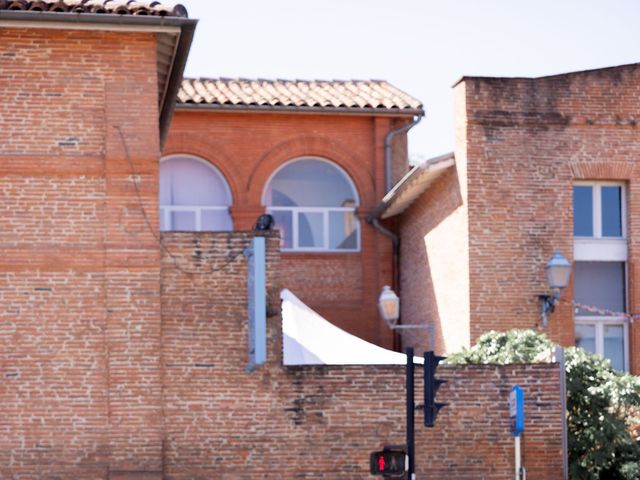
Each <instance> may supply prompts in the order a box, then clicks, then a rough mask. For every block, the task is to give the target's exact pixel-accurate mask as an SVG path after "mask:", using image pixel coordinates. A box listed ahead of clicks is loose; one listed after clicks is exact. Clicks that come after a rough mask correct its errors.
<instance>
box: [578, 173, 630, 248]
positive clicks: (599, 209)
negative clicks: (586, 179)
mask: <svg viewBox="0 0 640 480" xmlns="http://www.w3.org/2000/svg"><path fill="white" fill-rule="evenodd" d="M623 195H624V186H623V185H622V184H615V183H602V182H598V183H594V182H590V183H582V182H581V183H579V184H576V185H574V186H573V235H574V236H576V237H586V238H624V236H625V231H624V230H625V229H624V228H623V227H624V222H623V215H624V201H623Z"/></svg>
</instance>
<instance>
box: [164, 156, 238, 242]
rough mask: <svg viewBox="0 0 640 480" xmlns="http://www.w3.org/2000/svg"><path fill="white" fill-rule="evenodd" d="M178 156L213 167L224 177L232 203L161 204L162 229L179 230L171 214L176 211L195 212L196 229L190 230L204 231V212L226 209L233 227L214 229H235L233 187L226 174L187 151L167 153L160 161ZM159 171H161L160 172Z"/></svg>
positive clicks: (228, 196)
mask: <svg viewBox="0 0 640 480" xmlns="http://www.w3.org/2000/svg"><path fill="white" fill-rule="evenodd" d="M176 158H180V159H182V158H184V159H189V160H196V161H198V162H200V163H202V164H203V165H205V166H206V167H207V168H209V169H211V170H212V171H213V172H214V173H215V174H216V175H217V176H218V177H220V178H221V179H222V184H223V185H224V188H225V193H226V195H227V198H229V202H230V205H229V206H226V205H221V206H212V205H160V206H159V208H160V215H161V218H162V220H163V223H164V226H165V228H164V229H161V231H163V232H175V231H177V230H174V229H173V226H172V224H171V214H172V213H174V212H193V214H194V216H195V229H194V230H190V231H194V232H202V231H203V230H202V214H203V213H204V212H209V211H225V212H227V214H229V218H230V220H231V228H230V229H229V230H213V231H216V232H223V231H225V232H226V231H233V217H231V212H230V208H231V205H233V195H232V193H231V188H230V187H229V182H227V178H226V177H225V176H224V174H223V173H222V172H221V171H220V170H219V169H218V168H217V167H216V166H215V165H212V164H211V162H208V161H207V160H205V159H204V158H200V157H196V156H195V155H189V154H186V153H176V154H172V155H167V156H166V157H163V158H161V159H160V163H161V164H162V162H165V161H167V160H172V159H176ZM158 173H159V172H158ZM167 226H169V228H167ZM207 231H209V230H207Z"/></svg>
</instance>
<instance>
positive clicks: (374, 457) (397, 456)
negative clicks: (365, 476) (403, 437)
mask: <svg viewBox="0 0 640 480" xmlns="http://www.w3.org/2000/svg"><path fill="white" fill-rule="evenodd" d="M370 461H371V470H370V472H371V474H372V475H384V476H385V477H388V478H403V475H404V473H405V472H406V462H407V454H406V453H405V452H404V451H403V450H393V449H387V448H385V449H384V450H382V451H381V452H371V456H370Z"/></svg>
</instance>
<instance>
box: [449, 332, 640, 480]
mask: <svg viewBox="0 0 640 480" xmlns="http://www.w3.org/2000/svg"><path fill="white" fill-rule="evenodd" d="M553 348H554V345H553V343H552V342H551V341H550V340H549V339H548V338H547V337H546V336H544V335H542V334H538V333H536V332H534V331H533V330H511V331H509V332H488V333H486V334H484V335H482V336H481V337H480V338H479V339H478V343H477V344H476V345H475V346H473V347H472V348H470V349H463V351H462V352H459V353H456V354H453V355H451V356H450V357H449V358H448V359H447V362H449V363H476V364H477V363H481V364H483V363H493V364H500V365H505V364H508V363H531V362H535V361H539V360H541V359H543V358H544V357H546V356H549V352H550V351H551V350H552V349H553ZM565 368H566V379H567V432H568V449H569V474H570V477H571V478H573V479H576V480H637V479H640V442H639V441H638V438H637V435H636V438H634V435H632V432H633V431H634V429H635V431H636V432H637V431H638V428H639V426H640V379H639V378H638V377H635V376H633V375H629V374H626V373H622V372H617V371H615V370H613V369H612V368H611V363H610V362H609V360H607V359H604V358H602V357H601V356H599V355H594V354H591V353H588V352H586V351H584V350H582V349H580V348H575V347H571V348H568V349H566V350H565Z"/></svg>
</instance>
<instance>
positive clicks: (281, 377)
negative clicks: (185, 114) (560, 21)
mask: <svg viewBox="0 0 640 480" xmlns="http://www.w3.org/2000/svg"><path fill="white" fill-rule="evenodd" d="M250 236H251V235H250V234H248V233H239V232H237V233H234V234H233V235H229V234H224V233H220V234H206V233H205V234H186V233H165V234H164V235H163V239H164V245H165V247H166V250H165V254H164V255H163V268H162V285H163V287H162V317H163V359H164V402H165V405H164V415H165V442H164V445H165V450H164V461H163V463H164V465H165V469H166V470H165V476H166V478H170V479H176V480H177V479H191V478H207V479H227V478H228V479H254V478H283V479H292V478H325V479H362V478H370V477H369V474H368V469H369V466H368V462H369V453H370V452H371V451H373V450H376V449H379V448H380V447H382V446H383V445H385V444H386V445H398V444H402V443H404V441H405V439H404V431H405V430H404V426H405V417H404V415H405V404H404V401H405V400H404V381H405V380H404V367H402V366H349V367H342V366H328V367H282V365H281V351H280V349H281V339H280V338H281V330H280V329H281V325H280V319H279V317H278V316H271V317H270V318H269V319H268V339H269V340H268V342H269V348H268V361H267V364H266V365H265V366H263V367H261V368H260V369H258V370H257V371H255V372H252V373H249V372H247V371H246V370H245V366H246V362H247V347H246V345H247V343H246V342H247V340H246V338H247V331H246V330H247V329H246V261H245V259H244V257H243V256H242V255H241V253H240V252H242V250H243V248H244V247H245V246H246V245H247V244H248V242H249V240H250ZM277 245H278V242H277V239H275V238H270V239H269V240H268V255H267V257H268V271H269V272H270V273H269V282H268V283H269V285H270V286H271V288H270V296H269V304H270V305H271V306H274V305H276V304H277V288H275V287H277V284H278V283H279V282H282V281H283V278H282V272H283V271H282V270H281V269H279V268H278V267H279V265H280V264H281V262H282V260H280V259H279V255H278V251H277V249H278V247H277ZM416 370H417V373H416V389H417V391H418V392H421V388H422V387H421V369H420V368H417V369H416ZM439 372H440V373H441V374H442V376H443V377H444V378H447V379H448V380H449V383H448V384H447V385H445V386H443V387H442V389H441V391H440V393H439V394H438V395H439V399H442V400H443V401H447V402H450V403H451V405H450V406H449V407H447V408H446V409H444V410H443V411H442V412H441V414H440V416H439V417H438V422H437V426H436V428H434V429H427V428H424V427H422V426H421V424H420V421H421V415H420V414H419V413H418V414H417V415H416V417H417V420H418V421H417V424H416V425H417V428H416V431H417V448H416V452H417V458H418V474H419V476H424V477H425V478H426V477H428V478H446V477H450V478H456V479H474V480H476V479H481V478H485V479H502V478H503V479H508V478H512V476H513V473H512V471H513V468H514V467H513V461H514V460H513V457H514V455H513V437H512V436H511V435H510V433H509V418H508V407H507V397H508V395H509V392H510V390H511V387H512V386H513V385H514V384H516V383H517V384H519V385H521V386H522V387H523V388H524V389H525V391H526V392H527V393H526V406H525V408H526V412H527V425H526V428H527V434H526V436H525V439H524V441H523V442H524V443H523V445H524V455H525V458H526V462H525V464H526V466H527V469H528V472H529V476H530V478H536V479H557V478H558V475H559V474H560V473H559V472H561V465H562V461H561V458H562V457H561V453H560V452H561V421H562V414H561V412H562V409H561V407H560V402H559V398H560V397H559V395H560V390H559V370H558V365H556V364H542V365H520V366H506V367H495V366H458V367H454V366H446V367H442V368H441V369H440V370H439ZM421 397H422V394H421V393H419V394H417V395H416V400H417V401H418V402H419V401H421ZM372 478H373V477H372Z"/></svg>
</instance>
